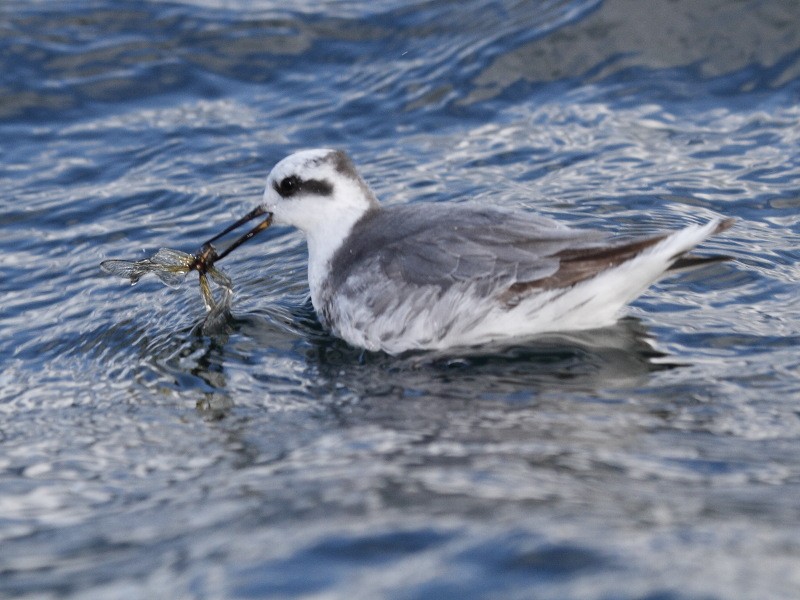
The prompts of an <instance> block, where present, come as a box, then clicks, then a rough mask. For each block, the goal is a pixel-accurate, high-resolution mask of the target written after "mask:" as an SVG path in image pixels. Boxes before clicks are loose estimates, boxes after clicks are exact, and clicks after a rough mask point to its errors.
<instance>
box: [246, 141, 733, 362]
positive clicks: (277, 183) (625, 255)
mask: <svg viewBox="0 0 800 600" xmlns="http://www.w3.org/2000/svg"><path fill="white" fill-rule="evenodd" d="M261 209H263V210H264V211H268V212H270V213H272V219H273V223H274V224H276V225H281V224H283V225H290V226H294V227H296V228H297V229H299V230H301V231H302V232H303V233H304V234H305V236H306V239H307V243H308V284H309V288H310V291H311V301H312V304H313V306H314V309H315V310H316V313H317V315H318V317H319V319H320V321H321V322H322V324H323V326H325V327H326V328H327V329H328V330H330V331H331V332H332V333H333V334H334V335H336V336H338V337H340V338H342V339H344V340H345V341H347V342H349V343H350V344H352V345H353V346H357V347H361V348H364V349H367V350H374V351H384V352H387V353H389V354H398V353H401V352H405V351H408V350H417V349H438V350H442V349H448V348H453V347H461V346H475V345H480V344H484V343H488V342H501V343H502V342H504V341H510V340H514V339H518V338H527V337H532V336H535V335H537V334H540V333H549V332H563V331H575V330H582V329H593V328H598V327H604V326H608V325H610V324H613V323H614V322H615V321H616V320H617V318H618V317H619V316H620V312H621V310H622V309H623V308H624V306H625V305H626V304H627V303H629V302H630V301H632V300H633V299H635V298H636V297H638V296H639V295H640V294H642V293H643V292H644V291H645V290H646V289H647V288H648V287H649V286H650V285H651V284H652V283H654V282H655V281H656V280H658V279H659V278H661V277H662V276H664V275H665V274H667V273H669V272H670V271H673V270H675V269H678V268H683V267H693V266H699V265H701V264H704V263H706V262H710V261H713V260H716V259H719V257H710V258H703V257H697V256H693V255H690V254H688V253H689V251H690V250H692V249H693V248H694V247H695V246H697V245H698V244H699V243H701V242H702V241H703V240H705V239H706V238H708V237H709V236H711V235H714V234H717V233H720V232H722V231H725V230H726V229H728V228H729V227H731V225H732V224H733V219H715V220H711V221H709V222H708V223H706V224H705V225H690V226H688V227H686V228H684V229H682V230H678V231H673V232H666V233H658V234H655V235H650V236H646V237H634V238H628V239H618V238H615V237H611V236H610V235H609V234H607V233H604V232H600V231H592V230H585V229H576V228H570V227H567V226H565V225H563V224H561V223H559V222H557V221H555V220H553V219H549V218H545V217H541V216H534V215H532V214H529V213H525V212H509V211H505V210H501V209H498V208H493V207H475V206H467V205H462V204H454V203H449V204H448V203H438V204H412V205H403V206H381V205H380V204H379V203H378V200H377V199H376V197H375V194H374V193H373V192H372V190H371V189H370V187H369V186H368V185H367V183H366V182H365V181H364V179H363V178H362V177H361V176H360V175H359V174H358V172H357V171H356V168H355V167H354V165H353V163H352V161H351V160H350V158H349V157H348V156H347V155H346V154H345V153H344V152H343V151H341V150H332V149H314V150H304V151H300V152H296V153H294V154H291V155H290V156H288V157H286V158H284V159H283V160H281V161H280V162H278V163H277V164H276V165H275V167H274V168H273V169H272V171H271V172H270V174H269V176H268V177H267V182H266V188H265V190H264V196H263V203H262V205H261Z"/></svg>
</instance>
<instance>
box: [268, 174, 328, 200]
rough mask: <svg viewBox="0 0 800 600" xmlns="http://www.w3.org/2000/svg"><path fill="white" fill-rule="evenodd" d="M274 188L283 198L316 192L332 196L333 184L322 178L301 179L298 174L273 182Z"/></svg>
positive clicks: (320, 194)
mask: <svg viewBox="0 0 800 600" xmlns="http://www.w3.org/2000/svg"><path fill="white" fill-rule="evenodd" d="M272 187H273V189H274V190H275V191H276V192H278V194H279V195H280V196H281V197H283V198H291V197H292V196H297V195H298V194H301V193H303V194H316V195H318V196H331V195H332V194H333V186H332V185H331V184H330V183H329V182H328V181H325V180H322V179H306V180H303V179H300V178H299V177H298V176H297V175H290V176H289V177H284V178H283V179H281V180H280V181H274V182H272Z"/></svg>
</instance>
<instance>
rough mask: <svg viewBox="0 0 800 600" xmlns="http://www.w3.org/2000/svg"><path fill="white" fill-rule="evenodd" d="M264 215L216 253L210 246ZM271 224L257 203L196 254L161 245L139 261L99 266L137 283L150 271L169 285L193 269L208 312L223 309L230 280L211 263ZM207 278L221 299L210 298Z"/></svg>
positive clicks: (230, 292) (115, 261) (227, 303)
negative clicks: (254, 224)
mask: <svg viewBox="0 0 800 600" xmlns="http://www.w3.org/2000/svg"><path fill="white" fill-rule="evenodd" d="M265 214H266V215H267V218H266V219H264V220H263V221H261V222H260V223H259V224H258V225H256V226H255V227H253V228H252V229H250V230H249V231H248V232H247V233H245V234H244V235H242V236H241V237H239V238H238V239H236V240H235V241H234V242H233V243H231V244H230V245H229V246H228V247H227V248H225V249H224V250H223V251H222V252H218V251H217V249H216V248H215V247H214V242H216V241H217V240H219V239H220V238H222V237H223V236H225V235H227V234H229V233H230V232H232V231H234V230H236V229H238V228H239V227H241V226H242V225H244V224H245V223H247V222H249V221H252V220H253V219H256V218H257V217H260V216H262V215H265ZM271 224H272V213H270V212H267V211H266V210H265V209H264V208H262V207H260V206H259V207H257V208H255V209H253V210H252V211H250V212H249V213H247V214H246V215H245V216H244V217H242V218H241V219H239V220H238V221H236V222H235V223H233V224H232V225H230V226H229V227H227V228H226V229H225V230H223V231H221V232H220V233H218V234H217V235H215V236H214V237H212V238H211V239H209V240H207V241H206V242H205V243H203V245H202V246H201V247H200V250H199V251H198V252H197V253H196V254H189V253H187V252H182V251H180V250H173V249H172V248H161V249H160V250H159V251H158V252H156V253H155V254H154V255H153V256H151V257H149V258H145V259H143V260H136V261H132V260H119V259H110V260H104V261H103V262H101V263H100V268H101V269H102V270H103V271H105V272H106V273H109V274H111V275H118V276H120V277H124V278H126V279H128V280H129V281H130V282H131V284H134V283H137V282H138V281H139V280H140V279H141V278H142V277H143V276H145V275H148V274H150V273H152V274H153V275H155V276H156V277H157V278H158V279H159V280H161V282H162V283H164V284H166V285H168V286H170V287H173V288H176V287H178V286H179V285H180V284H181V283H182V282H183V280H184V279H185V278H186V275H187V274H188V273H190V272H191V271H197V273H198V274H199V278H200V295H201V296H202V298H203V303H204V304H205V307H206V310H207V311H208V312H219V311H223V310H227V308H229V307H230V302H231V297H232V295H233V282H232V281H231V279H230V277H228V276H227V275H225V273H223V272H222V271H221V270H219V269H218V268H217V267H215V266H214V265H215V263H216V262H217V261H220V260H222V259H223V258H225V257H226V256H227V255H228V254H230V253H231V252H232V251H233V250H235V249H236V248H238V247H239V246H241V245H242V244H244V243H245V242H246V241H247V240H249V239H251V238H252V237H253V236H255V235H256V234H257V233H259V232H261V231H263V230H264V229H266V228H267V227H269V226H270V225H271ZM209 278H210V279H211V281H213V282H214V283H215V284H216V285H217V286H219V287H220V288H221V289H222V300H221V301H217V300H216V299H215V298H214V294H213V292H212V289H211V285H210V283H209Z"/></svg>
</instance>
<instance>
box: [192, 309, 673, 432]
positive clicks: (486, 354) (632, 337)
mask: <svg viewBox="0 0 800 600" xmlns="http://www.w3.org/2000/svg"><path fill="white" fill-rule="evenodd" d="M294 319H295V320H294V322H292V323H287V322H285V321H281V320H278V321H275V320H270V319H266V318H261V317H259V316H252V315H251V316H248V317H244V318H238V319H234V320H233V321H232V322H231V326H232V330H233V332H234V333H233V336H234V338H235V339H233V340H232V339H231V338H230V337H229V335H228V334H223V335H217V336H214V337H213V338H204V337H202V336H198V337H197V338H196V339H195V340H194V342H193V343H192V344H191V345H190V346H189V347H187V348H185V349H184V350H183V352H182V354H184V355H185V356H186V357H191V360H192V364H191V367H189V371H190V372H191V375H192V376H193V377H195V378H200V379H201V380H202V381H203V382H205V384H207V385H208V389H207V390H206V391H205V392H204V393H203V395H202V398H201V399H200V400H198V402H197V408H198V410H200V411H201V412H202V413H203V414H204V415H205V416H206V417H209V418H221V417H222V416H224V415H225V414H226V413H227V412H228V411H230V410H231V409H233V408H234V407H235V406H236V404H237V397H238V398H239V399H240V400H241V401H243V402H245V403H246V404H249V403H251V402H252V401H253V399H254V397H258V396H259V394H260V393H262V392H263V393H269V392H270V391H271V390H274V389H279V388H280V389H283V387H284V386H286V385H287V383H288V384H289V385H290V386H291V387H295V388H296V389H297V390H298V391H300V392H301V393H302V394H303V395H305V396H307V397H310V398H311V399H312V400H313V398H316V399H317V400H319V399H321V398H327V399H329V400H331V399H336V398H338V399H340V400H348V399H350V400H358V399H362V398H379V397H394V398H396V399H399V400H402V399H407V398H412V397H413V398H430V399H437V398H438V399H447V398H449V399H458V400H472V401H478V402H480V401H485V400H502V401H506V402H512V403H513V402H531V401H535V400H536V398H537V397H538V395H539V394H540V393H542V392H545V393H546V392H550V391H552V390H553V389H558V390H559V393H571V392H576V391H583V392H588V393H594V392H598V391H602V390H611V389H619V388H630V387H635V386H639V385H643V384H645V383H646V382H647V381H648V379H649V377H650V375H651V374H652V373H654V372H657V371H662V370H665V369H671V368H675V367H677V366H680V363H679V362H678V361H677V360H674V359H672V358H671V357H670V356H668V355H667V354H665V353H664V352H661V351H660V350H658V349H657V348H656V344H655V342H654V340H653V338H652V336H651V334H650V333H649V331H648V330H647V328H646V327H645V325H644V324H643V323H642V322H641V321H640V320H638V319H635V318H625V319H622V320H621V321H619V322H618V323H617V324H616V325H614V326H612V327H607V328H603V329H597V330H593V331H584V332H575V333H567V334H550V335H546V336H540V337H537V338H536V339H531V340H528V341H525V342H519V343H517V344H515V345H513V346H509V345H505V346H481V347H477V348H465V349H461V350H458V351H455V352H453V351H451V352H447V353H445V352H414V353H407V354H405V355H401V356H399V357H391V356H388V355H386V354H383V353H370V352H365V351H363V350H360V349H357V348H353V347H351V346H349V345H347V344H346V343H344V342H343V341H341V340H339V339H336V338H333V337H332V336H330V335H328V334H327V333H326V332H324V331H323V330H322V329H321V326H320V325H319V323H318V322H317V321H316V319H315V318H313V311H312V309H311V308H310V306H308V305H306V306H304V307H301V308H300V309H298V310H297V311H296V312H295V314H294ZM287 353H289V354H292V353H294V354H297V353H302V355H303V356H304V357H305V369H304V370H302V372H300V373H295V377H294V378H293V379H292V380H291V381H289V382H287V377H288V374H287V373H284V372H282V371H281V369H280V365H279V364H277V362H276V361H280V362H282V361H283V360H285V359H284V358H281V357H285V356H286V354H287ZM298 358H299V356H298ZM241 361H246V362H247V364H248V365H249V366H250V367H251V368H255V369H258V370H260V371H262V373H261V374H260V375H259V376H258V377H252V376H251V378H250V379H249V380H248V382H247V384H246V385H242V383H241V382H240V383H237V384H236V385H235V386H229V381H228V378H227V376H226V368H225V365H226V364H228V365H230V367H231V368H232V369H233V370H234V371H238V370H239V366H238V363H240V362H241ZM184 368H185V367H184Z"/></svg>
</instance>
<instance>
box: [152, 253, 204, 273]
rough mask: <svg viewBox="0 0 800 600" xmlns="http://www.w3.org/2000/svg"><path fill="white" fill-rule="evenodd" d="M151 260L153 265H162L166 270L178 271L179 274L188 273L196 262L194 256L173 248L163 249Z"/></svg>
mask: <svg viewBox="0 0 800 600" xmlns="http://www.w3.org/2000/svg"><path fill="white" fill-rule="evenodd" d="M149 260H150V262H151V263H153V264H156V265H161V266H163V267H164V268H166V269H171V270H177V271H178V272H180V270H183V271H184V272H185V273H188V272H189V269H190V267H191V265H192V263H193V262H194V256H192V255H191V254H187V253H186V252H181V251H180V250H173V249H172V248H161V249H160V250H159V251H158V252H156V253H155V254H154V255H153V256H152V257H151V258H150V259H149Z"/></svg>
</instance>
